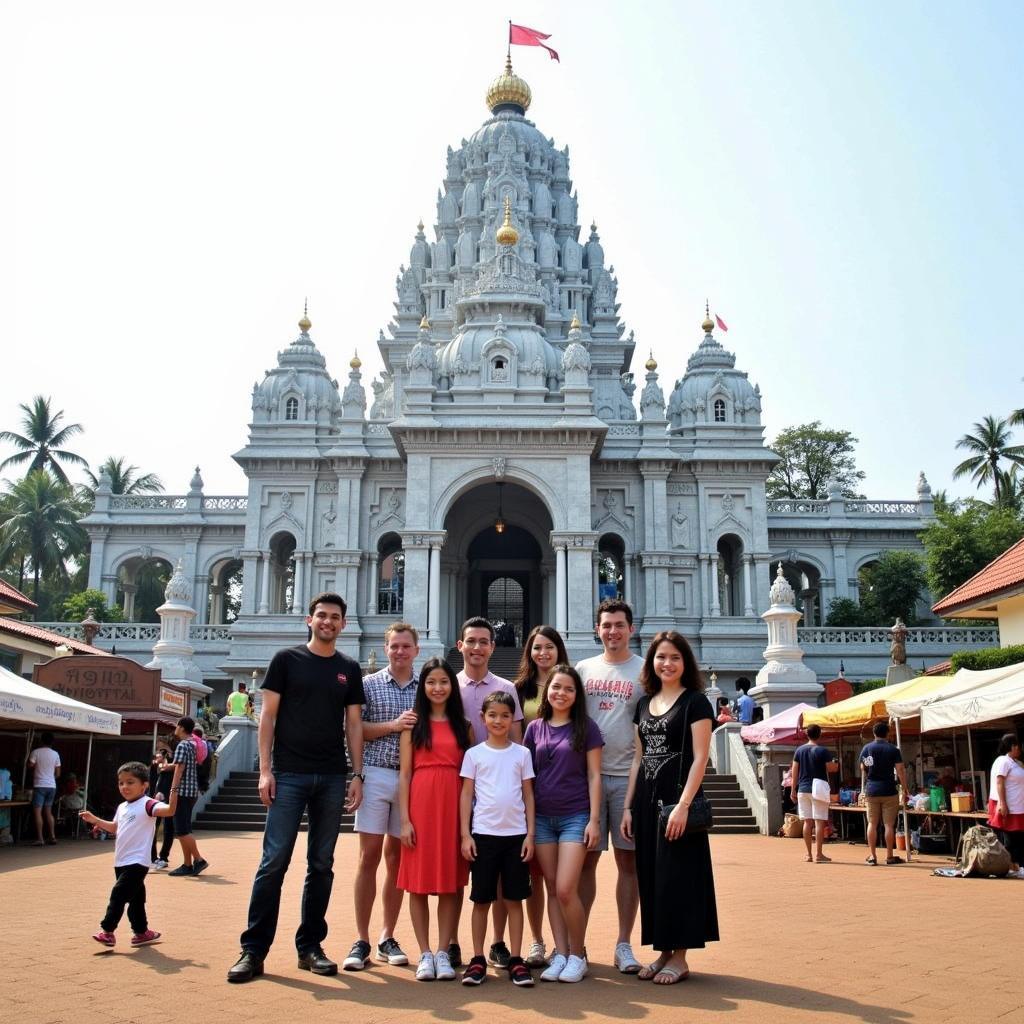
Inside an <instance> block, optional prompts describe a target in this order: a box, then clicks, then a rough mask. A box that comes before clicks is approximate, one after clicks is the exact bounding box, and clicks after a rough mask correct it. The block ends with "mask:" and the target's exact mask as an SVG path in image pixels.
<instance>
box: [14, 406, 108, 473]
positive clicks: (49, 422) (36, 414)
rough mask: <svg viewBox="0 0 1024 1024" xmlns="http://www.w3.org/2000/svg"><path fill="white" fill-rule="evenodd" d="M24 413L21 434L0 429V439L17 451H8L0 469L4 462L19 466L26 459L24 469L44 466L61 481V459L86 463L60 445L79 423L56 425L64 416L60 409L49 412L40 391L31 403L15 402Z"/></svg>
mask: <svg viewBox="0 0 1024 1024" xmlns="http://www.w3.org/2000/svg"><path fill="white" fill-rule="evenodd" d="M18 408H19V409H21V411H22V413H23V414H24V415H23V416H22V417H21V428H22V430H24V431H25V433H24V434H16V433H14V432H13V431H11V430H0V441H6V442H8V443H9V444H13V445H14V447H15V448H19V449H20V451H19V452H18V454H17V455H11V456H9V457H8V458H6V459H4V461H3V462H0V469H4V468H5V467H7V466H20V465H21V464H22V463H24V462H29V460H31V462H29V467H28V472H29V473H34V472H36V471H37V470H40V469H48V470H50V471H51V472H52V473H53V475H54V476H55V477H56V478H57V479H58V480H59V481H60V482H61V483H64V484H66V483H68V478H67V475H66V474H65V472H64V469H63V467H62V466H61V465H60V463H61V462H70V463H73V464H75V465H79V466H87V465H88V463H87V462H86V461H85V459H83V458H82V456H81V455H76V454H75V453H74V452H69V451H65V450H64V448H63V447H62V446H63V445H65V444H66V443H67V442H68V441H70V440H71V438H73V437H75V435H77V434H80V433H82V425H81V424H80V423H69V424H68V425H67V426H66V427H62V426H61V425H60V421H61V420H62V419H63V418H64V410H63V409H61V411H60V412H58V413H53V414H51V412H50V399H49V398H44V397H43V396H42V395H36V397H35V398H33V399H32V404H31V405H24V404H22V405H19V406H18Z"/></svg>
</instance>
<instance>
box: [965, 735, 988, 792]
mask: <svg viewBox="0 0 1024 1024" xmlns="http://www.w3.org/2000/svg"><path fill="white" fill-rule="evenodd" d="M967 756H968V758H970V762H971V793H972V794H973V793H974V792H975V789H974V779H975V775H974V747H973V745H972V743H971V727H970V726H967ZM981 795H982V796H984V795H985V790H984V787H982V790H981ZM978 810H979V811H980V810H981V804H980V803H979V804H978Z"/></svg>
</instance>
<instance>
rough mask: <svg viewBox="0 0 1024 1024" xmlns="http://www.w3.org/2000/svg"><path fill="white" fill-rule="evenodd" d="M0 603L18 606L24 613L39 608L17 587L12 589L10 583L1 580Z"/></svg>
mask: <svg viewBox="0 0 1024 1024" xmlns="http://www.w3.org/2000/svg"><path fill="white" fill-rule="evenodd" d="M0 602H3V603H6V604H16V605H19V606H20V607H22V608H24V609H25V610H26V611H32V609H33V608H38V607H39V606H38V605H37V604H36V603H35V601H33V600H32V599H31V598H29V597H26V596H25V595H24V594H23V593H22V592H21V591H20V590H19V589H18V588H17V587H12V586H11V585H10V583H7V582H6V581H5V580H2V579H0Z"/></svg>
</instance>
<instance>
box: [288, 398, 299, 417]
mask: <svg viewBox="0 0 1024 1024" xmlns="http://www.w3.org/2000/svg"><path fill="white" fill-rule="evenodd" d="M284 418H285V419H286V420H297V419H298V418H299V400H298V399H297V398H289V399H288V401H287V402H285V403H284Z"/></svg>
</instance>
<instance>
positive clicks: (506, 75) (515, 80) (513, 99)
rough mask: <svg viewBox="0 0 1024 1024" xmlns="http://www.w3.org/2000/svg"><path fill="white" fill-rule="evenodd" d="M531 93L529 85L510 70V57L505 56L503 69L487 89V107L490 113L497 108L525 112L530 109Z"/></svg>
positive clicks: (496, 110)
mask: <svg viewBox="0 0 1024 1024" xmlns="http://www.w3.org/2000/svg"><path fill="white" fill-rule="evenodd" d="M532 99H533V94H532V93H531V92H530V87H529V86H528V85H527V84H526V82H525V81H524V80H523V79H522V78H520V77H519V76H518V75H517V74H516V73H515V72H514V71H513V70H512V57H511V55H509V56H508V57H506V58H505V70H504V71H503V72H502V73H501V74H500V75H498V77H497V78H495V79H494V81H493V82H491V84H490V86H489V87H488V89H487V107H488V109H489V110H490V112H491V113H492V114H496V113H498V111H499V110H503V109H504V110H514V111H515V112H516V113H519V114H525V113H526V112H527V110H529V109H530V101H531V100H532Z"/></svg>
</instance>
